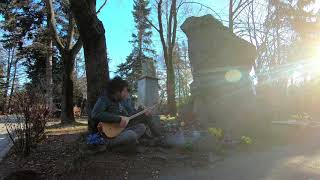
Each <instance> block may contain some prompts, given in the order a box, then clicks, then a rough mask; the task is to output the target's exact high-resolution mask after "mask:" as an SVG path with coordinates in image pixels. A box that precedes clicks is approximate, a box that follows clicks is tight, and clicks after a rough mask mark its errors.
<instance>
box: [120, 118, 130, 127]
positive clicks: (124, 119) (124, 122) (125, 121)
mask: <svg viewBox="0 0 320 180" xmlns="http://www.w3.org/2000/svg"><path fill="white" fill-rule="evenodd" d="M120 117H121V121H120V127H122V128H125V127H126V126H127V124H128V122H129V118H128V117H125V116H120Z"/></svg>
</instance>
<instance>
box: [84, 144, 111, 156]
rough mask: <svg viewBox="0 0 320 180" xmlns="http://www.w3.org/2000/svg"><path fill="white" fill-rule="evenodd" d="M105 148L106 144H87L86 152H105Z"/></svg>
mask: <svg viewBox="0 0 320 180" xmlns="http://www.w3.org/2000/svg"><path fill="white" fill-rule="evenodd" d="M106 150H107V146H106V145H97V144H88V145H87V149H86V152H87V153H88V154H97V153H100V152H105V151H106Z"/></svg>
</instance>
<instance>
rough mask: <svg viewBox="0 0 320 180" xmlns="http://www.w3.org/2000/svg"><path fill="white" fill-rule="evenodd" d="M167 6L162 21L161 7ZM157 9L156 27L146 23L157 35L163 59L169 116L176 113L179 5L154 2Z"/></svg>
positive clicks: (168, 0) (173, 1)
mask: <svg viewBox="0 0 320 180" xmlns="http://www.w3.org/2000/svg"><path fill="white" fill-rule="evenodd" d="M164 6H167V7H168V9H169V11H167V13H165V16H166V17H165V20H163V12H164V10H163V7H164ZM156 7H157V22H158V25H157V26H156V25H155V24H153V23H152V22H151V21H150V20H148V22H149V23H150V24H151V26H152V27H153V28H154V29H155V30H156V31H157V32H158V33H159V36H160V40H161V45H162V51H163V57H164V60H165V65H166V73H167V81H166V86H167V103H168V110H169V113H170V114H171V115H175V114H176V112H177V107H176V96H175V74H174V66H173V49H174V46H175V43H176V36H177V25H178V20H177V19H178V17H177V16H178V10H179V8H178V7H179V4H177V0H166V1H165V2H164V1H163V0H158V1H156ZM164 24H165V25H166V30H164V27H165V26H164Z"/></svg>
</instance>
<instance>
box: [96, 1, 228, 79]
mask: <svg viewBox="0 0 320 180" xmlns="http://www.w3.org/2000/svg"><path fill="white" fill-rule="evenodd" d="M103 1H104V0H97V9H98V8H99V7H100V6H101V4H102V3H103ZM214 1H215V3H213V2H214ZM201 3H203V4H205V5H207V6H209V7H211V8H212V9H214V10H216V11H217V12H218V13H220V14H226V13H227V10H228V9H227V1H226V0H202V1H201ZM199 8H200V7H195V9H199ZM204 9H205V8H204ZM132 10H133V0H108V2H107V4H106V5H105V7H104V8H103V9H102V10H101V12H100V13H99V15H98V18H99V19H100V20H101V21H102V23H103V25H104V28H105V31H106V32H105V36H106V41H107V50H108V56H109V58H111V62H110V63H109V69H110V75H111V76H113V75H114V71H116V69H117V65H119V64H120V63H122V62H124V61H125V59H126V57H127V56H128V55H129V54H130V52H131V50H132V45H131V44H130V43H129V41H130V40H131V35H132V33H133V32H134V31H135V27H134V26H135V24H134V20H133V16H132ZM196 11H197V12H198V10H196ZM201 12H202V13H206V12H208V13H210V11H207V10H202V11H201ZM193 15H195V16H197V15H199V14H198V13H195V14H193ZM181 22H183V19H182V20H181ZM179 29H180V28H179ZM179 29H178V30H179ZM178 33H179V35H178V36H181V37H182V38H183V37H184V35H183V33H182V32H181V30H179V31H178ZM153 42H154V48H155V49H156V51H157V53H158V54H160V53H161V50H160V49H161V46H160V40H159V36H158V35H157V33H156V32H154V33H153Z"/></svg>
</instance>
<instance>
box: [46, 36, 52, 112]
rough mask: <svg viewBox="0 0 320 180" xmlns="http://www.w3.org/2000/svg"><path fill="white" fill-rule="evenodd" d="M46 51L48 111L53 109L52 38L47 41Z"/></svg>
mask: <svg viewBox="0 0 320 180" xmlns="http://www.w3.org/2000/svg"><path fill="white" fill-rule="evenodd" d="M48 48H49V50H48V53H47V58H46V83H47V84H46V101H47V106H48V108H49V111H50V112H52V110H53V93H52V92H53V91H52V88H53V79H52V39H51V38H50V40H49V42H48Z"/></svg>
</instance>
